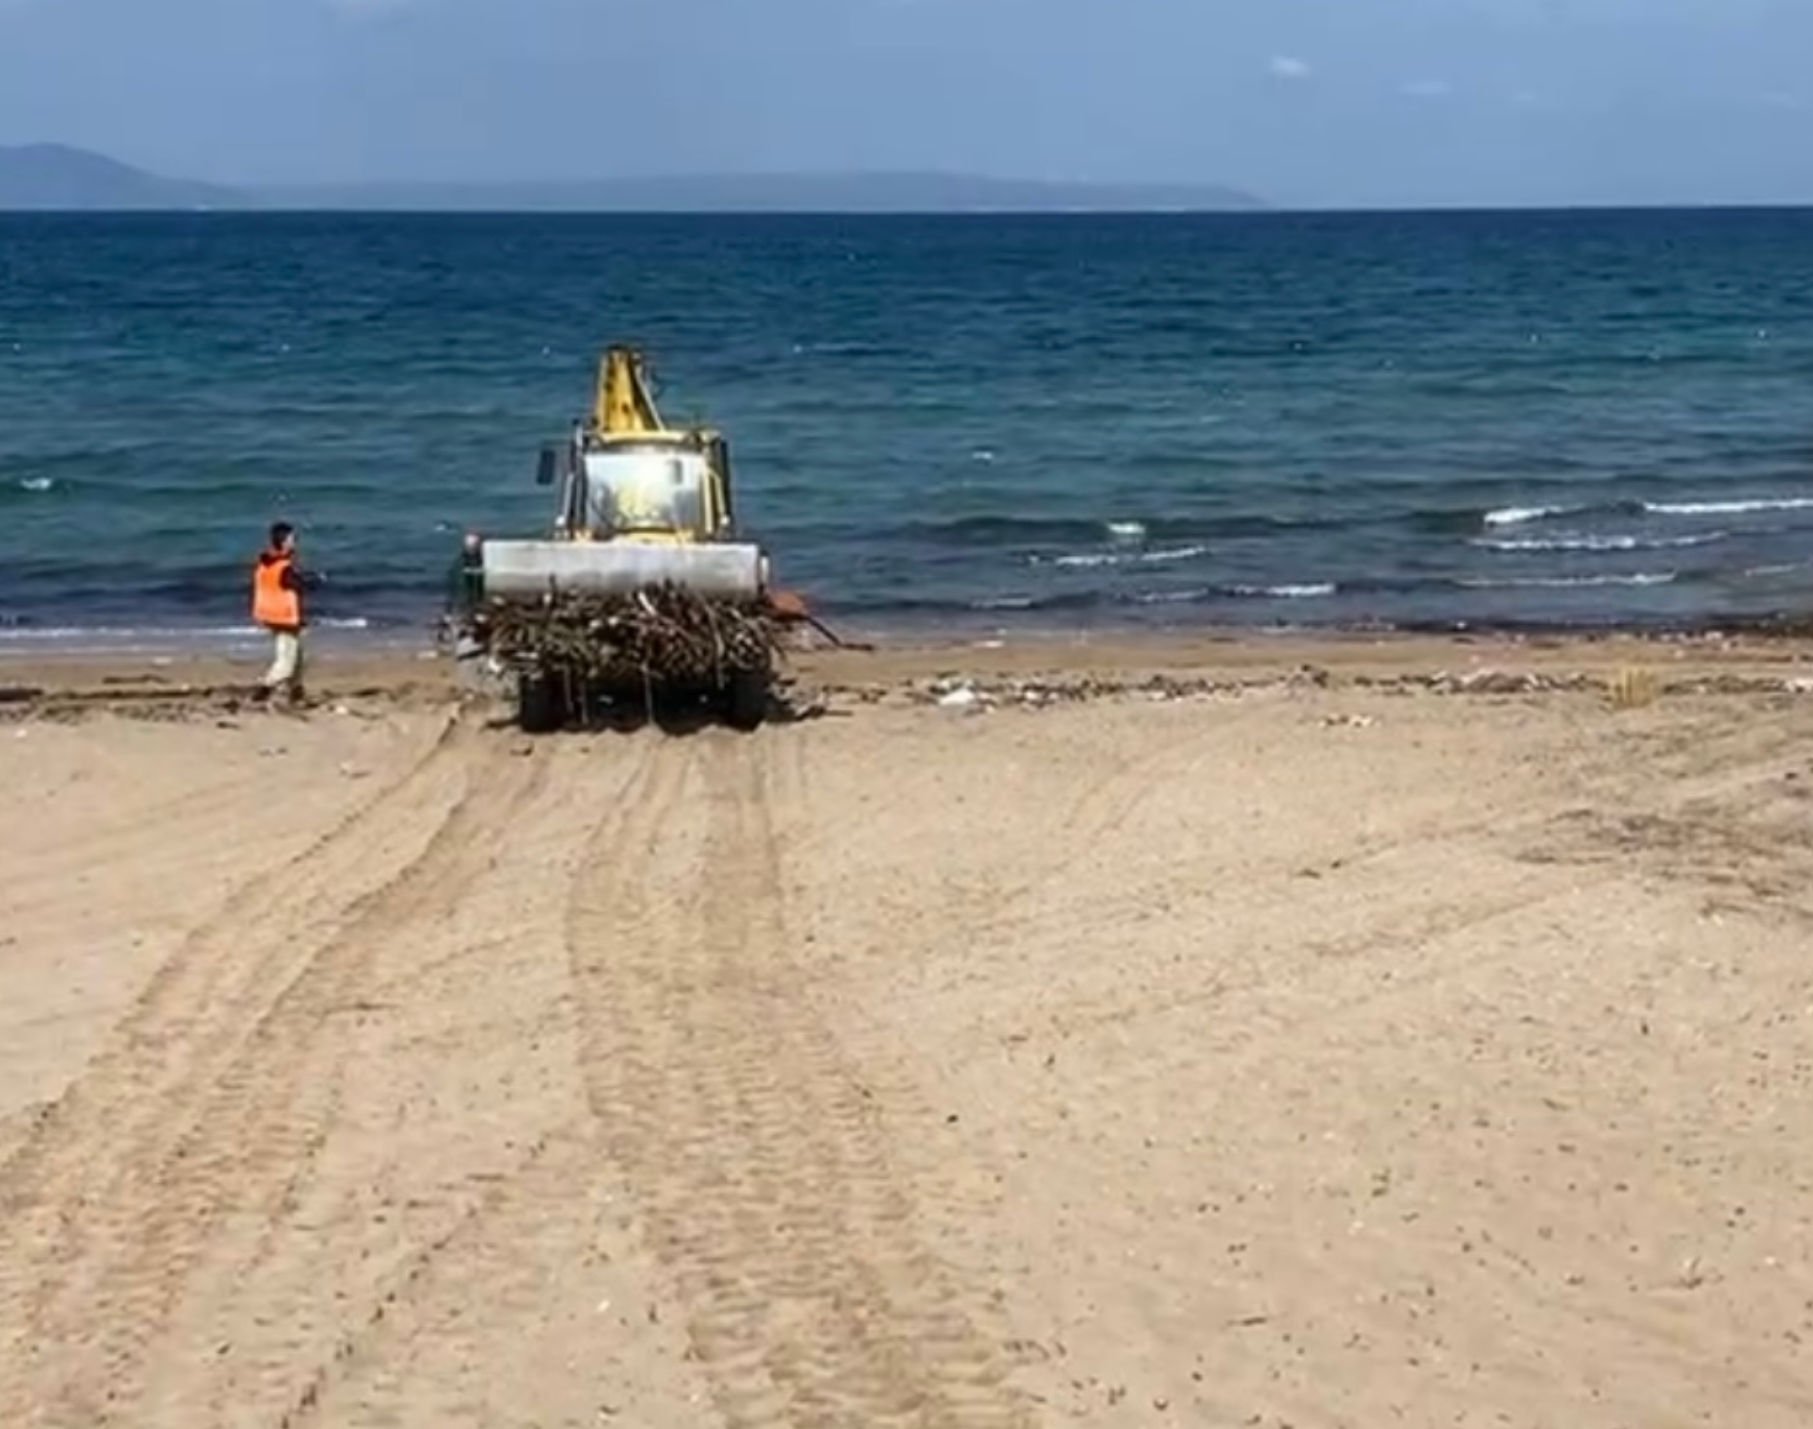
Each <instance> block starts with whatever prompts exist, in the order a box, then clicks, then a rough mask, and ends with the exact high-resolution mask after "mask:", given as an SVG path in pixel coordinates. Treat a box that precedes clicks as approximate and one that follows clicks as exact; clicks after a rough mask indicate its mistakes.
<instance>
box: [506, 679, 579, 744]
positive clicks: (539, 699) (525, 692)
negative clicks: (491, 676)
mask: <svg viewBox="0 0 1813 1429" xmlns="http://www.w3.org/2000/svg"><path fill="white" fill-rule="evenodd" d="M566 717H567V709H566V699H565V698H564V696H563V694H562V691H561V689H560V686H559V684H558V683H557V682H556V681H554V680H551V679H549V678H548V677H547V676H546V675H521V676H518V677H517V681H516V722H517V724H518V725H519V726H521V728H522V731H523V733H524V734H552V733H553V732H554V731H555V730H557V729H559V728H560V727H561V726H562V725H563V724H565V723H566Z"/></svg>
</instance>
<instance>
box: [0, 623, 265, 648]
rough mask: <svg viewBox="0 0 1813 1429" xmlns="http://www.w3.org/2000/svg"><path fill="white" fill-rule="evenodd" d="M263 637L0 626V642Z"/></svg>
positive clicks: (207, 630) (169, 629) (241, 630)
mask: <svg viewBox="0 0 1813 1429" xmlns="http://www.w3.org/2000/svg"><path fill="white" fill-rule="evenodd" d="M263 633H264V632H263V631H262V630H260V629H259V628H258V627H257V626H256V625H207V626H173V625H142V626H130V625H17V626H0V641H6V640H16V641H37V642H41V643H47V644H50V643H55V642H58V641H69V640H229V639H231V640H238V639H246V638H248V637H250V636H254V635H262V634H263Z"/></svg>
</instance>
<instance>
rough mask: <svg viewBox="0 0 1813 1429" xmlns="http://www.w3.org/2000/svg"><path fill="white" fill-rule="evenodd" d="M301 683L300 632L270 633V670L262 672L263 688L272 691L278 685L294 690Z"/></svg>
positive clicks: (281, 631) (282, 631) (274, 631)
mask: <svg viewBox="0 0 1813 1429" xmlns="http://www.w3.org/2000/svg"><path fill="white" fill-rule="evenodd" d="M301 681H302V632H301V631H300V630H273V631H272V632H271V668H270V669H268V670H266V671H265V672H264V687H265V688H266V689H267V690H274V689H276V688H277V687H278V686H279V685H289V686H291V687H292V688H294V687H295V686H296V685H298V684H300V683H301Z"/></svg>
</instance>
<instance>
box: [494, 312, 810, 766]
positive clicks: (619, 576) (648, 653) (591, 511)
mask: <svg viewBox="0 0 1813 1429" xmlns="http://www.w3.org/2000/svg"><path fill="white" fill-rule="evenodd" d="M537 480H538V482H539V483H540V484H541V485H544V486H549V487H552V488H553V489H554V491H555V493H556V495H555V509H554V520H553V529H552V532H551V533H550V534H549V535H548V536H547V537H545V538H541V539H534V540H490V539H487V540H484V541H482V542H481V543H480V544H479V546H478V550H477V571H476V575H477V582H476V584H477V591H476V598H475V599H474V601H473V603H472V606H471V609H470V610H469V612H468V616H467V619H468V629H469V631H470V633H471V635H472V637H473V638H475V639H476V640H477V642H478V644H479V645H480V646H482V647H483V648H484V649H485V650H486V651H487V652H488V653H489V654H490V656H491V657H492V659H493V660H494V661H497V662H498V663H500V664H501V665H503V666H504V667H505V668H507V669H508V670H510V671H511V672H512V673H513V674H514V675H515V677H516V682H517V696H518V710H519V718H520V722H521V724H522V726H523V727H524V728H525V729H531V730H543V729H551V728H555V727H558V726H560V725H562V724H565V723H567V722H568V720H569V719H571V718H572V717H574V716H575V715H577V714H580V713H581V712H583V711H585V710H587V709H589V708H594V707H598V706H603V705H610V704H614V703H615V704H621V703H623V702H624V701H644V700H650V699H652V698H654V697H655V696H657V695H659V696H661V697H662V698H664V699H669V700H671V699H673V698H675V697H683V698H684V697H697V698H701V699H706V700H712V701H716V702H717V704H718V705H719V707H720V709H721V712H722V713H723V715H724V716H725V717H726V718H727V719H728V721H729V722H730V723H732V724H734V725H737V726H739V727H745V728H750V727H754V726H755V725H758V724H760V723H761V722H762V719H763V717H764V711H765V710H766V708H767V704H768V700H769V694H770V685H771V682H772V678H773V669H774V661H775V656H776V653H777V651H778V648H779V638H778V631H779V629H780V627H781V626H782V625H783V624H784V623H785V622H786V621H788V620H789V619H790V618H794V617H796V616H798V615H800V614H802V613H803V610H802V608H800V607H799V606H798V604H797V600H796V599H795V598H792V597H787V596H781V595H777V593H775V592H771V591H770V589H769V563H768V558H767V556H766V555H765V554H764V553H763V551H762V549H761V548H760V547H759V546H758V545H756V544H754V543H752V542H749V541H745V540H740V539H738V537H737V534H736V522H735V509H734V506H733V500H732V490H731V476H730V452H729V447H728V444H727V443H726V441H725V439H724V437H723V436H722V435H720V434H719V433H718V432H716V431H712V430H709V429H705V428H670V427H668V426H667V425H666V423H665V422H663V421H662V419H661V414H660V413H659V411H657V409H656V407H655V403H654V399H653V397H652V395H651V393H650V387H649V382H648V376H647V370H646V367H645V365H644V362H643V359H642V355H641V354H640V353H639V352H637V351H636V350H634V349H632V348H628V347H613V348H611V349H610V350H609V351H607V352H606V353H605V355H604V358H603V360H602V362H601V363H600V365H599V369H598V378H597V384H596V390H595V394H594V399H593V404H592V410H591V412H590V413H589V414H588V416H587V417H586V418H585V419H584V420H583V421H581V422H579V423H577V424H576V425H575V427H574V429H573V431H572V433H571V435H570V437H569V438H568V440H567V441H566V442H564V443H561V444H557V445H553V446H549V447H545V448H543V450H542V452H541V463H540V469H539V471H538V474H537Z"/></svg>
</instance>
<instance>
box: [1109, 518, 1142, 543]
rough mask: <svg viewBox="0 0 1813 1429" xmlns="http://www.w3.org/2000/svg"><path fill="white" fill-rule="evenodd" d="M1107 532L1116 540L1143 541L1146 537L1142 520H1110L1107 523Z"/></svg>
mask: <svg viewBox="0 0 1813 1429" xmlns="http://www.w3.org/2000/svg"><path fill="white" fill-rule="evenodd" d="M1107 527H1108V534H1109V535H1110V536H1111V537H1113V538H1114V539H1115V540H1117V541H1143V540H1145V539H1146V523H1145V522H1144V521H1110V522H1108V523H1107Z"/></svg>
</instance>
